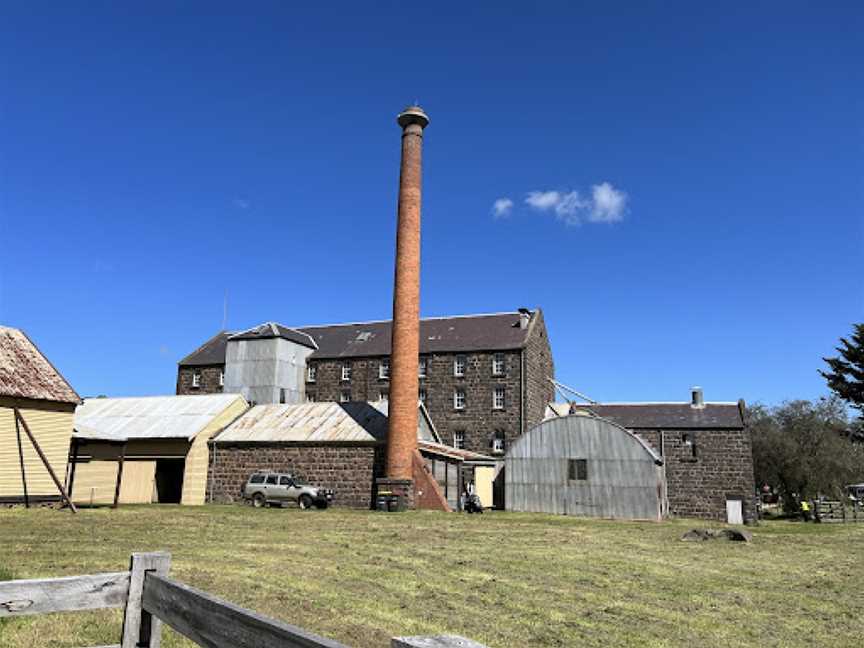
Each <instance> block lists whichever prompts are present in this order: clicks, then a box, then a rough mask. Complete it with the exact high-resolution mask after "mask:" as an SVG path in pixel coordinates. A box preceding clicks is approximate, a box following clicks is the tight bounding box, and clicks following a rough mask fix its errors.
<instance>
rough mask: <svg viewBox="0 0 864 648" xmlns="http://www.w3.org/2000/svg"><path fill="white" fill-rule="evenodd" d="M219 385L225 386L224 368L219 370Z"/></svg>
mask: <svg viewBox="0 0 864 648" xmlns="http://www.w3.org/2000/svg"><path fill="white" fill-rule="evenodd" d="M219 386H220V387H224V386H225V371H224V370H223V371H220V372H219Z"/></svg>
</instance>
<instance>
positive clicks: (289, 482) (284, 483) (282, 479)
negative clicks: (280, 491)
mask: <svg viewBox="0 0 864 648" xmlns="http://www.w3.org/2000/svg"><path fill="white" fill-rule="evenodd" d="M279 485H280V486H293V485H294V482H293V481H292V480H291V478H290V477H280V478H279Z"/></svg>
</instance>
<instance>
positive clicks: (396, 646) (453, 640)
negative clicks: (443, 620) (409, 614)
mask: <svg viewBox="0 0 864 648" xmlns="http://www.w3.org/2000/svg"><path fill="white" fill-rule="evenodd" d="M390 648H487V647H486V646H484V645H483V644H480V643H477V642H476V641H472V640H471V639H466V638H465V637H460V636H458V635H424V636H419V637H393V639H391V640H390Z"/></svg>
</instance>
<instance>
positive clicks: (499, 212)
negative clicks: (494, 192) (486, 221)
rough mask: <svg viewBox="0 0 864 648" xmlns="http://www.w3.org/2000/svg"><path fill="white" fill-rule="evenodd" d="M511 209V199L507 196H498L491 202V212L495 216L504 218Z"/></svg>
mask: <svg viewBox="0 0 864 648" xmlns="http://www.w3.org/2000/svg"><path fill="white" fill-rule="evenodd" d="M511 211H513V201H512V200H510V199H509V198H499V199H498V200H496V201H495V202H494V203H493V204H492V214H493V215H494V216H495V218H506V217H507V216H509V215H510V212H511Z"/></svg>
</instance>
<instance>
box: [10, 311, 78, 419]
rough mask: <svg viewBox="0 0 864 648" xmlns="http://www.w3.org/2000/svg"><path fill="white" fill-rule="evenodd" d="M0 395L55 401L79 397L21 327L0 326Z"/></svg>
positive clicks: (68, 401)
mask: <svg viewBox="0 0 864 648" xmlns="http://www.w3.org/2000/svg"><path fill="white" fill-rule="evenodd" d="M0 396H9V397H12V398H31V399H34V400H44V401H53V402H56V403H79V402H81V398H80V397H79V396H78V394H77V393H76V392H75V390H74V389H72V386H71V385H70V384H69V383H68V382H66V379H65V378H64V377H63V376H62V375H61V373H60V372H59V371H57V369H56V368H55V367H54V365H52V364H51V362H50V361H49V360H48V358H46V357H45V356H44V355H43V354H42V352H41V351H40V350H39V349H38V348H37V347H36V345H35V344H33V342H32V341H31V340H30V338H28V337H27V335H26V334H25V333H24V331H21V330H19V329H16V328H11V327H7V326H0Z"/></svg>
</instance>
